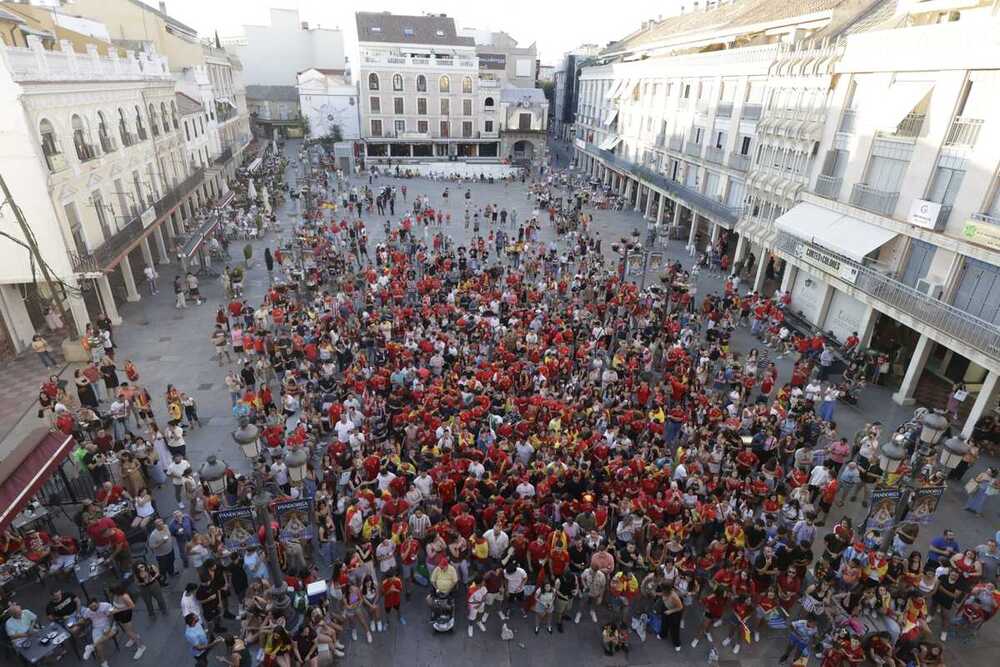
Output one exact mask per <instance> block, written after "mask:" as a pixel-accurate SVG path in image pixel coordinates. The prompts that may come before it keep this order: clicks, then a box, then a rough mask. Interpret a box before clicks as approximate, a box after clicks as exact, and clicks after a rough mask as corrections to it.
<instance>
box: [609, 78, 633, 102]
mask: <svg viewBox="0 0 1000 667" xmlns="http://www.w3.org/2000/svg"><path fill="white" fill-rule="evenodd" d="M631 86H632V79H623V80H622V85H621V86H619V87H618V89H617V90H615V94H614V95H612V96H611V99H612V100H616V99H618V98H619V97H621V96H622V95H624V94H625V92H626V91H627V90H629V88H631Z"/></svg>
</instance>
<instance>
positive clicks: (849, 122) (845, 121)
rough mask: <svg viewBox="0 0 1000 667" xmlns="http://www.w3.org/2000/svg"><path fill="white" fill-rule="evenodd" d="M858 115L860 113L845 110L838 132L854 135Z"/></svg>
mask: <svg viewBox="0 0 1000 667" xmlns="http://www.w3.org/2000/svg"><path fill="white" fill-rule="evenodd" d="M857 115H858V112H857V111H855V110H854V109H844V113H843V114H841V116H840V124H839V125H837V132H843V133H844V134H854V121H855V120H856V119H857Z"/></svg>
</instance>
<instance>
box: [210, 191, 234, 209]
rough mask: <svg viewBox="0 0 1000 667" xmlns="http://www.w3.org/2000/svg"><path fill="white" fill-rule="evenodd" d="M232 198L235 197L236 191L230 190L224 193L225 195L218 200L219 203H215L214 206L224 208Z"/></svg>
mask: <svg viewBox="0 0 1000 667" xmlns="http://www.w3.org/2000/svg"><path fill="white" fill-rule="evenodd" d="M234 199H236V192H235V191H234V190H230V191H229V192H227V193H226V196H225V197H223V198H222V199H220V200H219V203H218V204H216V205H215V208H226V207H227V206H229V203H230V202H231V201H233V200H234Z"/></svg>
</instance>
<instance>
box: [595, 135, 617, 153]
mask: <svg viewBox="0 0 1000 667" xmlns="http://www.w3.org/2000/svg"><path fill="white" fill-rule="evenodd" d="M621 140H622V138H621V136H620V135H617V134H612V135H609V136H608V137H606V138H605V139H604V141H602V142H601V146H600V148H601V150H605V151H612V150H614V149H615V146H617V145H618V144H619V143H620V142H621Z"/></svg>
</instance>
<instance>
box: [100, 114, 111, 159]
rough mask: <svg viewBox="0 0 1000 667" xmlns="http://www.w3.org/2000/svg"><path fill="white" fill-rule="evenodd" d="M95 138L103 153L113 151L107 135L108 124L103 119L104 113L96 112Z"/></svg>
mask: <svg viewBox="0 0 1000 667" xmlns="http://www.w3.org/2000/svg"><path fill="white" fill-rule="evenodd" d="M97 137H98V139H100V141H101V148H102V149H103V150H104V152H105V153H110V152H111V151H113V150H114V149H115V147H114V144H112V143H111V136H110V135H109V134H108V122H107V120H106V119H105V118H104V112H103V111H98V112H97Z"/></svg>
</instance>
